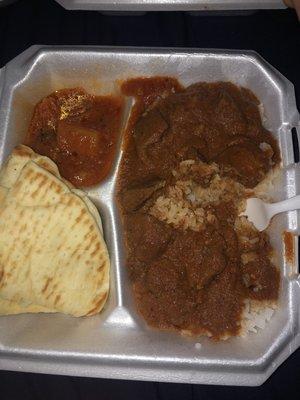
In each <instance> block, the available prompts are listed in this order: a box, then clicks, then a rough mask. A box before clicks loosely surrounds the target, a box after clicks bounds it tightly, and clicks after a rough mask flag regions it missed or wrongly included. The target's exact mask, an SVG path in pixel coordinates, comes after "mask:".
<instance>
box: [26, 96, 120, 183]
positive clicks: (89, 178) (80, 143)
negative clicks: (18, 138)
mask: <svg viewBox="0 0 300 400" xmlns="http://www.w3.org/2000/svg"><path fill="white" fill-rule="evenodd" d="M122 111H123V101H122V98H121V97H118V96H93V95H90V94H88V93H87V92H86V91H85V90H84V89H81V88H74V89H61V90H58V91H56V92H54V93H52V94H50V95H49V96H47V97H45V98H43V99H42V100H41V101H40V102H39V103H38V104H37V105H36V106H35V109H34V112H33V116H32V119H31V122H30V125H29V128H28V132H27V137H26V139H25V144H27V145H28V146H30V147H32V148H33V149H34V150H35V151H36V152H38V153H39V154H42V155H45V156H48V157H50V158H51V159H52V160H53V161H54V162H55V163H56V164H57V166H58V167H59V170H60V173H61V174H62V176H63V177H64V178H66V179H68V180H69V181H70V182H71V183H73V184H74V185H75V186H77V187H82V186H91V185H95V184H97V183H99V182H101V181H102V180H103V179H104V178H105V177H106V176H107V174H108V173H109V171H110V168H111V165H112V162H113V159H114V156H115V148H116V141H117V137H118V133H119V131H120V128H121V118H122Z"/></svg>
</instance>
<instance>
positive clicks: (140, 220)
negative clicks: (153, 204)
mask: <svg viewBox="0 0 300 400" xmlns="http://www.w3.org/2000/svg"><path fill="white" fill-rule="evenodd" d="M125 220H126V223H127V235H126V236H127V237H126V239H127V248H128V256H129V259H137V260H138V261H141V262H146V263H148V262H151V261H154V260H155V259H157V258H158V257H160V256H161V255H162V254H163V253H164V251H165V249H166V247H167V244H168V243H169V241H170V240H171V237H172V228H171V227H170V226H168V225H167V224H164V223H162V222H160V221H158V220H157V219H156V218H154V217H152V216H151V215H147V214H142V213H132V214H128V215H126V217H125Z"/></svg>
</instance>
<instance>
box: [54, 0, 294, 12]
mask: <svg viewBox="0 0 300 400" xmlns="http://www.w3.org/2000/svg"><path fill="white" fill-rule="evenodd" d="M56 1H57V2H58V3H59V4H61V5H62V6H63V7H64V8H66V9H67V10H94V11H118V12H119V11H200V10H201V11H219V10H222V11H224V10H227V11H228V10H256V9H271V8H286V6H285V5H284V3H283V1H282V0H114V1H112V0H56Z"/></svg>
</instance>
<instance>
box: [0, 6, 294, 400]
mask: <svg viewBox="0 0 300 400" xmlns="http://www.w3.org/2000/svg"><path fill="white" fill-rule="evenodd" d="M32 44H52V45H62V44H64V45H66V44H68V45H109V46H152V47H155V46H165V47H203V48H225V49H226V48H227V49H252V50H256V51H257V52H259V53H260V54H261V55H262V56H263V57H264V58H265V59H266V60H267V61H269V62H270V63H271V64H272V65H273V66H274V67H276V68H277V69H278V70H279V71H280V72H282V74H284V75H285V76H286V77H287V78H288V79H289V80H290V81H292V82H293V83H294V85H295V89H296V97H297V104H298V109H299V105H300V24H299V23H298V22H297V18H296V14H295V13H294V12H293V11H292V10H280V11H259V12H256V13H254V14H252V15H247V16H246V15H243V16H226V17H224V16H197V17H196V16H191V15H188V14H185V13H181V12H178V13H163V12H162V13H147V14H145V15H143V16H106V15H105V16H104V15H102V14H100V13H98V12H87V11H86V12H85V11H67V10H64V9H63V8H62V7H60V6H59V5H58V4H57V3H55V2H54V0H52V1H51V0H20V1H18V2H17V3H15V4H13V5H10V6H8V7H5V8H0V67H2V66H3V65H5V64H6V63H7V62H8V61H9V60H11V59H12V58H13V57H15V56H16V55H17V54H19V53H21V52H22V51H23V50H25V49H26V48H28V47H29V46H31V45H32ZM16 398H22V400H27V399H34V400H36V399H37V400H39V399H43V400H48V399H51V400H52V399H55V400H60V399H72V400H73V399H74V400H77V399H84V400H85V399H88V400H93V399H97V400H98V399H101V400H118V399H122V400H127V399H130V400H135V399H143V400H177V399H181V400H192V399H193V400H196V399H197V400H198V399H205V400H206V399H207V400H210V399H213V400H218V399H222V400H227V399H228V400H231V399H234V398H238V399H240V398H241V399H243V400H247V399H253V400H254V399H280V400H282V399H284V398H288V399H293V398H295V399H299V398H300V350H298V351H297V352H296V353H294V354H293V355H292V356H291V357H290V358H289V359H288V360H287V361H286V362H285V363H284V364H283V365H282V366H281V367H279V368H278V370H277V371H276V372H275V373H274V374H273V375H272V377H271V378H270V379H269V380H268V381H267V382H266V383H265V384H264V385H263V386H261V387H259V388H239V387H236V388H235V387H224V386H204V385H179V384H164V383H152V382H131V381H117V380H104V379H88V378H74V377H62V376H51V375H38V374H27V373H19V372H18V373H16V372H5V371H0V399H1V400H7V399H9V400H12V399H16Z"/></svg>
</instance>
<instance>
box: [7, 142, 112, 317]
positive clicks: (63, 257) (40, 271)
mask: <svg viewBox="0 0 300 400" xmlns="http://www.w3.org/2000/svg"><path fill="white" fill-rule="evenodd" d="M0 185H1V186H0V187H1V190H0V196H1V195H2V193H3V195H2V196H1V197H0V265H1V267H2V268H1V270H0V314H16V313H21V312H63V313H67V314H71V315H74V316H82V315H92V314H95V313H97V312H99V311H100V310H101V309H102V307H103V305H104V303H105V301H106V298H107V295H108V290H109V257H108V253H107V249H106V245H105V242H104V240H103V237H102V225H101V219H100V216H99V214H98V212H97V209H96V208H95V206H94V205H93V204H92V203H91V202H90V200H89V199H88V198H87V196H86V195H85V194H84V192H82V191H79V190H77V189H73V188H72V185H70V184H69V185H67V184H66V183H65V181H64V180H63V179H62V178H61V177H60V175H59V172H58V170H57V167H56V165H55V164H54V163H53V162H52V161H51V160H49V159H48V158H47V157H42V156H38V155H36V154H35V153H34V152H33V151H32V150H31V149H29V148H27V147H26V146H19V147H18V148H17V149H16V150H15V151H14V152H13V154H12V156H11V157H10V159H9V161H8V162H7V164H6V165H5V167H4V168H3V169H2V171H1V173H0Z"/></svg>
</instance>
